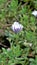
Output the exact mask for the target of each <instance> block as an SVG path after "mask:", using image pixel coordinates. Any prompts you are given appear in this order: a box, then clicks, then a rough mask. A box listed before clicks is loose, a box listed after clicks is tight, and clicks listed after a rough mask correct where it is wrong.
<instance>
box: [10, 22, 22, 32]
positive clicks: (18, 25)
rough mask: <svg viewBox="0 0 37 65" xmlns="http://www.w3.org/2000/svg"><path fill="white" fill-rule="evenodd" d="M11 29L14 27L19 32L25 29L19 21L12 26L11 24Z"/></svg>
mask: <svg viewBox="0 0 37 65" xmlns="http://www.w3.org/2000/svg"><path fill="white" fill-rule="evenodd" d="M11 29H12V30H13V31H14V32H15V33H17V32H19V31H21V30H22V29H23V25H22V24H20V23H19V22H14V23H13V24H12V26H11Z"/></svg>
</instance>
